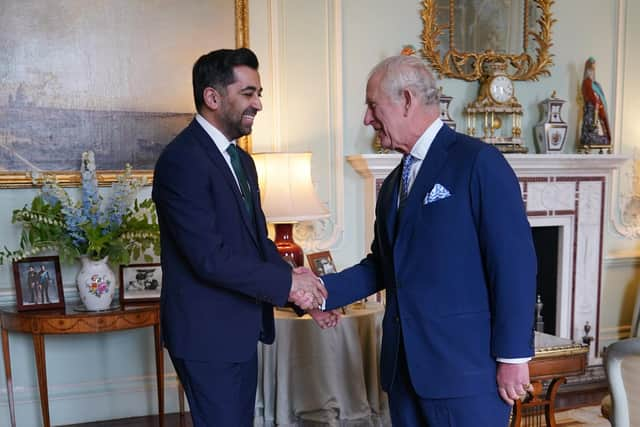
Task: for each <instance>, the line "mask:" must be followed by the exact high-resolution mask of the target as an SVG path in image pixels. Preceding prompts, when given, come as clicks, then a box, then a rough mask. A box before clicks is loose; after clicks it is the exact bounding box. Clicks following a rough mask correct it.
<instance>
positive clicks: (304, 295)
mask: <svg viewBox="0 0 640 427" xmlns="http://www.w3.org/2000/svg"><path fill="white" fill-rule="evenodd" d="M327 296H328V294H327V290H326V289H325V287H324V285H323V284H322V282H321V281H320V279H318V278H317V277H316V276H315V275H314V274H313V273H311V271H309V270H308V269H296V270H294V271H292V273H291V291H290V292H289V302H292V303H294V304H296V305H297V306H298V307H300V308H301V309H303V310H311V309H314V308H318V307H320V306H321V305H322V303H323V301H324V300H326V299H327Z"/></svg>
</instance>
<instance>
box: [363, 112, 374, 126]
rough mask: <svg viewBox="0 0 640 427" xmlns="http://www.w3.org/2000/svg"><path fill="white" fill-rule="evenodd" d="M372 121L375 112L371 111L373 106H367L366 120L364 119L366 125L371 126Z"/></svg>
mask: <svg viewBox="0 0 640 427" xmlns="http://www.w3.org/2000/svg"><path fill="white" fill-rule="evenodd" d="M372 121H373V113H372V112H371V108H368V107H367V111H365V113H364V120H363V122H364V125H365V126H369V125H370V124H371V122H372Z"/></svg>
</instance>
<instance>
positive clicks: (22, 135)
mask: <svg viewBox="0 0 640 427" xmlns="http://www.w3.org/2000/svg"><path fill="white" fill-rule="evenodd" d="M248 3H249V0H183V1H179V2H175V1H174V2H171V1H160V2H149V1H144V0H127V1H119V2H114V1H106V2H99V3H95V2H86V1H75V0H47V1H45V2H43V1H41V0H3V2H2V13H0V40H2V51H1V52H0V58H2V61H0V80H1V81H2V85H0V140H1V141H2V148H3V150H0V188H2V187H9V188H14V187H16V186H22V187H30V186H32V185H33V184H32V179H31V176H30V175H29V172H31V171H37V172H47V173H51V174H55V175H56V177H57V179H58V182H61V183H66V184H77V183H78V182H79V174H78V173H77V172H75V171H77V170H78V166H79V163H78V159H79V158H80V154H81V153H82V152H83V151H86V150H88V149H91V150H93V151H94V152H95V155H96V163H97V166H98V168H99V170H100V172H101V173H99V174H98V177H99V180H100V181H101V182H110V181H112V180H113V179H115V176H116V175H117V174H116V173H113V171H114V170H122V169H124V167H125V164H127V163H128V164H130V165H131V166H132V167H133V169H134V170H135V171H136V173H138V174H142V175H144V176H148V177H151V175H152V172H153V167H154V165H155V161H156V160H157V157H158V155H159V153H160V152H161V150H162V149H163V148H164V146H165V145H166V144H167V143H168V142H170V141H171V140H172V139H173V138H174V137H175V136H176V135H177V134H178V133H179V132H180V131H181V130H182V129H183V128H184V127H186V126H187V125H188V124H189V123H190V122H191V120H192V119H193V116H194V112H195V107H194V105H193V93H192V89H191V67H192V66H193V63H194V62H195V61H196V59H197V58H198V57H199V56H200V55H202V54H204V53H207V52H209V51H212V50H215V49H220V48H233V47H241V46H246V45H247V44H248V7H249V6H248ZM38 23H47V24H46V25H40V24H38ZM167 28H170V30H169V31H167ZM25 52H29V54H25Z"/></svg>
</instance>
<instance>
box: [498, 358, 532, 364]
mask: <svg viewBox="0 0 640 427" xmlns="http://www.w3.org/2000/svg"><path fill="white" fill-rule="evenodd" d="M531 359H532V358H531V357H518V358H515V359H512V358H504V357H497V358H496V360H497V361H498V362H500V363H509V364H513V365H515V364H518V363H527V362H528V361H530V360H531Z"/></svg>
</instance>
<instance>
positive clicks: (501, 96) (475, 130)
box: [464, 62, 527, 153]
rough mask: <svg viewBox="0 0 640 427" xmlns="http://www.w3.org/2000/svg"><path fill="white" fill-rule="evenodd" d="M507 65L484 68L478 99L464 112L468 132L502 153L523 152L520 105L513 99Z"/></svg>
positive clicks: (524, 148)
mask: <svg viewBox="0 0 640 427" xmlns="http://www.w3.org/2000/svg"><path fill="white" fill-rule="evenodd" d="M506 68H507V64H506V63H504V62H496V63H491V64H487V65H486V74H485V75H483V77H482V78H481V79H480V91H479V92H478V97H477V98H476V99H475V100H474V101H473V102H471V103H470V104H469V105H467V107H466V108H465V109H464V112H465V114H466V116H467V133H468V134H469V135H473V136H477V137H479V138H482V139H483V140H484V141H486V142H488V143H490V144H493V145H495V146H496V147H497V148H498V149H499V150H500V151H502V152H503V153H526V152H527V148H526V146H525V143H524V140H523V139H522V137H521V136H522V105H520V103H519V102H518V99H517V98H516V96H515V90H514V85H513V80H511V78H510V77H509V76H508V75H507V73H506Z"/></svg>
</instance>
